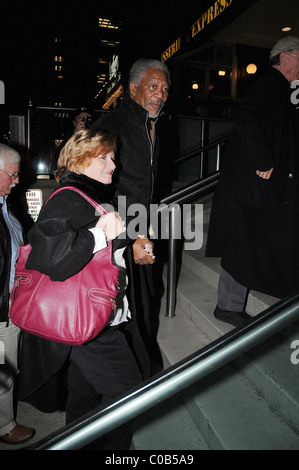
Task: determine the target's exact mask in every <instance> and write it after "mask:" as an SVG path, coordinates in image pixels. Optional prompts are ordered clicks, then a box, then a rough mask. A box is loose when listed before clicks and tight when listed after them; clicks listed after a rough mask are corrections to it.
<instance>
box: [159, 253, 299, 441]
mask: <svg viewBox="0 0 299 470" xmlns="http://www.w3.org/2000/svg"><path fill="white" fill-rule="evenodd" d="M186 266H187V267H186ZM219 272H220V260H219V259H217V258H205V257H204V256H203V255H202V253H199V252H191V251H190V252H184V253H183V257H182V267H181V271H180V275H179V281H178V288H177V305H176V311H175V314H176V316H175V318H172V319H170V318H168V319H167V320H168V321H170V322H173V325H172V326H171V327H169V330H172V337H175V338H176V341H177V338H178V337H179V335H180V328H181V327H180V323H183V321H187V322H189V325H194V332H193V334H192V335H190V337H189V341H188V346H187V347H186V345H185V344H184V346H181V347H180V351H178V353H177V356H176V357H175V359H176V360H173V353H170V352H168V351H167V342H166V341H165V340H164V342H161V343H160V347H161V349H162V350H163V353H164V355H165V356H166V357H168V359H169V362H170V364H174V363H175V362H176V361H177V360H180V359H182V358H183V357H186V355H187V354H186V353H187V352H189V354H191V353H192V352H194V351H196V348H197V346H198V345H199V344H200V340H199V339H196V338H195V339H193V335H194V333H195V334H196V332H200V335H201V337H204V338H205V343H206V342H207V341H209V340H210V342H212V341H214V340H215V339H217V338H218V337H220V336H222V335H223V334H225V333H227V332H228V331H230V330H231V329H233V328H234V327H233V326H230V325H228V324H226V323H223V322H220V321H218V320H217V319H216V318H215V317H214V315H213V312H214V309H215V305H216V299H217V284H218V277H219ZM165 275H166V274H164V276H165ZM277 300H278V299H276V298H274V297H270V296H267V295H263V294H261V293H258V292H251V293H250V296H249V301H248V307H247V311H248V312H249V313H250V314H251V315H253V316H255V315H257V314H258V313H260V312H261V311H263V310H265V309H266V308H268V307H269V306H270V305H273V304H274V303H276V302H277ZM182 316H183V317H184V320H183V319H182V318H181V317H182ZM178 317H180V318H179V320H178ZM176 322H177V325H175V323H176ZM161 327H162V329H161V331H160V333H159V335H160V337H161V336H162V330H163V324H162V325H161ZM176 328H177V331H176ZM298 329H299V322H298V323H297V322H296V323H295V324H293V325H291V326H290V327H288V328H286V329H285V330H284V331H283V332H280V333H279V334H277V335H275V336H274V337H272V338H269V339H268V340H267V341H266V342H264V343H263V344H261V345H259V346H257V347H256V348H254V349H253V350H252V351H249V352H248V353H246V354H244V355H243V356H241V357H240V358H238V359H237V360H235V361H234V362H233V363H232V364H231V367H233V368H234V373H233V375H232V376H230V374H227V376H226V377H225V379H224V380H223V382H224V383H223V385H222V387H225V384H226V383H227V384H229V383H231V382H232V385H231V387H232V389H234V387H235V388H236V389H238V387H240V389H242V387H243V390H244V393H245V390H248V393H249V391H250V393H249V396H251V398H250V400H251V402H250V406H249V409H248V413H249V415H250V409H251V410H252V411H253V415H256V413H257V414H258V417H259V416H260V417H263V418H262V423H263V422H264V421H263V420H265V424H264V427H266V428H267V432H266V435H271V433H272V427H273V433H274V437H273V436H272V435H271V440H272V446H273V447H272V448H273V449H276V448H277V449H279V448H283V449H284V448H289V447H288V446H287V444H286V442H285V436H286V435H287V434H288V433H289V432H290V436H291V437H290V440H289V443H290V446H291V447H290V448H292V447H293V448H296V447H294V445H295V444H294V442H298V445H299V436H298V432H299V405H298V399H299V381H298V380H297V379H296V378H297V377H298V370H299V369H298V366H297V368H296V365H294V364H292V362H291V360H290V357H291V353H292V350H291V349H290V345H291V343H292V341H293V340H294V339H296V336H297V337H298V336H299V334H298ZM165 333H166V332H165ZM158 340H159V338H158ZM182 343H185V341H182ZM192 343H193V344H192ZM206 344H207V343H206ZM172 348H173V346H172ZM198 349H199V348H198ZM179 353H182V356H181V357H178V356H179ZM183 354H184V355H183ZM236 370H237V372H236ZM216 375H217V371H216ZM208 380H209V379H208V378H206V382H207V383H208ZM211 380H212V379H211ZM239 380H240V381H241V384H239V382H238V381H239ZM234 381H235V385H234ZM216 382H217V381H216ZM217 384H218V382H217ZM244 384H246V386H245V385H244ZM218 386H219V390H221V392H219V393H220V398H221V396H222V401H223V406H224V407H225V408H226V407H227V406H228V404H227V400H226V396H228V397H229V396H230V394H231V393H232V392H231V391H229V392H227V391H226V392H225V391H224V390H223V389H221V387H220V385H219V384H218ZM198 387H200V390H202V382H200V383H199V384H198V386H197V385H194V386H193V390H194V391H195V390H196V388H198ZM188 393H189V392H188ZM194 393H195V392H194ZM214 393H216V394H217V387H216V388H215V386H214V385H213V386H211V387H210V388H209V391H208V392H207V397H208V395H209V394H210V395H211V397H212V398H211V400H212V401H213V396H214ZM242 393H243V392H242ZM184 395H185V396H186V393H185V394H184ZM195 396H196V393H195ZM200 396H201V395H200ZM204 396H205V395H204ZM207 397H206V398H205V401H207V400H208V398H207ZM223 397H225V399H224V398H223ZM201 398H202V396H201ZM220 398H219V399H220ZM248 399H249V398H248ZM215 400H216V401H217V398H215ZM254 400H257V404H254ZM186 403H187V406H188V409H189V411H190V410H191V411H192V417H193V418H194V419H195V420H196V421H197V422H198V424H199V423H202V422H203V421H205V420H208V422H209V423H211V419H210V416H209V407H207V409H203V411H202V412H201V411H198V410H197V406H198V401H196V399H193V400H192V399H190V398H188V399H187V401H186ZM260 404H261V405H260ZM259 406H261V408H262V409H265V410H264V412H265V413H266V414H264V415H263V414H262V412H261V411H260V410H259ZM200 407H201V408H203V405H202V401H201V400H200ZM269 410H270V411H269ZM196 413H199V414H200V413H203V414H202V417H201V419H199V418H198V417H197V414H196ZM238 413H239V414H240V416H243V415H244V414H246V413H247V406H246V407H245V408H244V403H243V402H242V406H241V409H239V411H238ZM267 413H270V417H269V419H268V418H267ZM271 413H273V416H271ZM203 416H204V417H205V419H204V418H203ZM258 417H257V418H256V419H259V418H258ZM275 423H276V425H275ZM281 423H282V424H281ZM280 425H281V431H279V432H281V433H282V437H281V438H279V439H278V438H277V437H275V433H277V429H279V426H280ZM204 426H206V425H204ZM209 426H210V425H209ZM227 426H228V429H229V426H230V424H229V422H228V424H227ZM234 426H235V428H236V429H238V428H239V427H240V426H241V425H240V424H237V423H235V424H234ZM213 427H215V433H216V435H217V433H218V431H217V429H216V427H217V426H216V422H215V426H214V425H213ZM241 427H242V426H241ZM243 427H244V425H243ZM245 427H246V426H245ZM247 427H248V430H249V429H250V427H251V425H250V426H247ZM261 428H262V429H263V426H262V425H261ZM253 429H255V428H253ZM289 429H290V431H289ZM200 430H201V432H202V433H203V435H204V436H205V439H206V441H207V442H208V443H209V446H211V445H212V448H218V446H219V448H234V447H235V446H236V448H238V445H240V446H241V447H240V448H242V446H244V445H245V443H242V442H241V443H240V444H238V443H237V441H236V442H234V440H232V441H231V442H230V443H226V438H225V437H223V436H220V437H219V438H218V437H215V435H214V434H213V432H214V431H213V432H212V431H211V430H210V429H209V428H208V429H205V430H203V428H202V427H200ZM270 431H271V433H270ZM274 431H275V432H274ZM269 433H270V434H269ZM293 433H295V434H294V435H295V438H294V436H293ZM254 439H255V437H254V436H253V437H250V438H249V440H248V445H249V447H244V448H250V446H254V447H253V448H263V447H265V448H271V444H270V443H267V442H264V441H262V440H260V439H259V440H258V441H256V442H255V441H254ZM211 442H212V444H211ZM246 445H247V444H246ZM214 446H216V447H214ZM227 446H228V447H227ZM231 446H233V447H231ZM256 446H261V447H256ZM268 446H270V447H268ZM297 448H298V447H297Z"/></svg>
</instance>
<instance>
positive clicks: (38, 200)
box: [26, 189, 43, 222]
mask: <svg viewBox="0 0 299 470" xmlns="http://www.w3.org/2000/svg"><path fill="white" fill-rule="evenodd" d="M26 200H27V205H28V214H29V215H31V217H32V219H33V220H34V222H36V220H37V218H38V215H39V212H40V210H41V208H42V205H43V194H42V191H41V190H40V189H28V191H26Z"/></svg>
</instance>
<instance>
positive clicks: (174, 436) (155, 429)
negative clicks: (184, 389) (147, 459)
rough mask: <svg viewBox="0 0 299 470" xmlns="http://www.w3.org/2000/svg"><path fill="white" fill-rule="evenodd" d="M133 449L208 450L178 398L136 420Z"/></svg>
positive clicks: (163, 403)
mask: <svg viewBox="0 0 299 470" xmlns="http://www.w3.org/2000/svg"><path fill="white" fill-rule="evenodd" d="M133 446H134V450H208V446H207V444H206V442H205V440H204V438H203V436H202V434H201V433H200V432H199V430H198V427H197V425H196V424H195V423H194V421H193V419H192V418H191V416H190V414H189V413H188V411H187V410H186V408H185V406H184V405H183V404H182V402H181V399H180V396H179V395H178V396H176V397H174V398H171V399H169V400H166V401H164V402H162V403H161V404H159V405H158V406H156V407H154V408H152V409H151V410H149V411H148V412H146V413H143V414H142V416H141V417H140V418H139V419H137V425H136V430H135V432H134V435H133Z"/></svg>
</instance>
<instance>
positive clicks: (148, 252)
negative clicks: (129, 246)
mask: <svg viewBox="0 0 299 470" xmlns="http://www.w3.org/2000/svg"><path fill="white" fill-rule="evenodd" d="M153 247H154V244H153V242H152V241H151V240H149V239H148V238H145V237H144V236H139V237H138V238H137V239H136V240H135V242H134V244H133V254H134V261H135V263H136V264H153V263H154V262H155V255H154V253H153Z"/></svg>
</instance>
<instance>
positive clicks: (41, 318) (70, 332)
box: [9, 186, 119, 345]
mask: <svg viewBox="0 0 299 470" xmlns="http://www.w3.org/2000/svg"><path fill="white" fill-rule="evenodd" d="M65 189H69V190H73V191H76V192H78V193H79V194H80V195H81V196H82V197H84V198H85V199H86V200H87V201H88V202H89V203H90V204H92V205H93V207H94V208H95V210H97V211H98V212H99V213H100V214H101V215H103V214H106V213H107V212H106V211H105V209H104V208H103V207H102V206H100V205H99V204H98V203H96V202H95V201H94V200H93V199H91V198H89V196H87V195H86V194H85V193H83V192H82V191H80V190H79V189H77V188H75V187H73V186H68V187H63V188H59V189H58V190H57V191H55V192H54V193H53V194H52V195H51V196H50V197H52V196H53V195H54V194H57V192H59V191H62V190H65ZM48 200H49V199H48ZM30 250H31V245H30V244H28V245H24V246H21V247H20V254H19V258H18V262H17V265H16V270H15V282H14V287H13V289H12V292H11V296H10V300H11V308H10V312H9V316H10V318H11V320H12V322H13V323H14V324H15V325H17V326H18V327H19V328H21V329H22V330H24V331H26V332H28V333H31V334H33V335H36V336H40V337H42V338H45V339H48V340H51V341H56V342H58V343H65V344H70V345H81V344H84V343H86V342H88V341H91V340H92V339H93V338H95V337H96V336H97V335H98V334H99V333H100V332H101V331H102V329H103V328H104V327H105V326H106V325H107V323H108V321H109V319H110V318H111V319H113V316H114V314H115V312H116V296H117V294H118V293H119V285H118V275H119V268H118V267H117V266H115V265H114V264H113V263H112V242H111V241H109V242H108V246H107V247H106V248H104V249H102V250H100V251H98V252H96V253H95V254H94V255H93V258H92V259H91V261H90V262H89V263H88V264H87V265H86V266H85V267H84V268H83V269H82V270H81V271H80V272H79V273H77V274H76V275H74V276H72V277H70V278H68V279H66V280H65V281H63V282H60V281H51V279H50V278H49V276H47V275H45V274H42V273H40V272H39V271H35V270H33V269H26V268H25V265H26V262H27V259H28V256H29V253H30ZM41 256H42V253H41Z"/></svg>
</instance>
